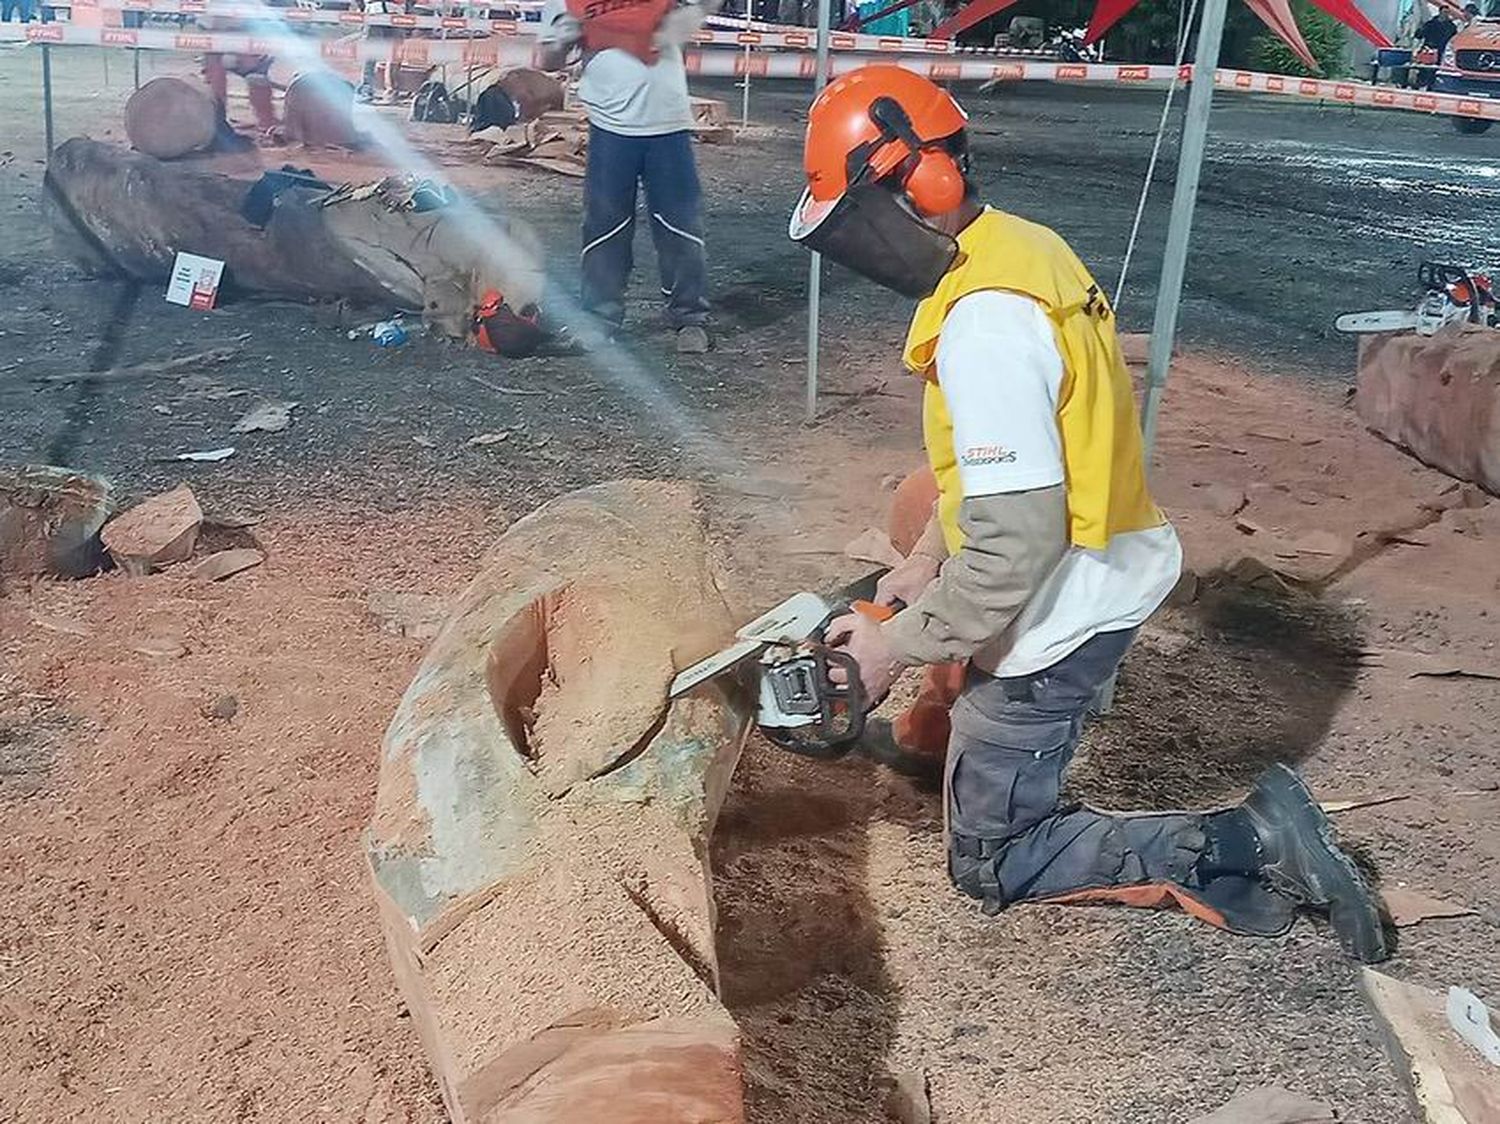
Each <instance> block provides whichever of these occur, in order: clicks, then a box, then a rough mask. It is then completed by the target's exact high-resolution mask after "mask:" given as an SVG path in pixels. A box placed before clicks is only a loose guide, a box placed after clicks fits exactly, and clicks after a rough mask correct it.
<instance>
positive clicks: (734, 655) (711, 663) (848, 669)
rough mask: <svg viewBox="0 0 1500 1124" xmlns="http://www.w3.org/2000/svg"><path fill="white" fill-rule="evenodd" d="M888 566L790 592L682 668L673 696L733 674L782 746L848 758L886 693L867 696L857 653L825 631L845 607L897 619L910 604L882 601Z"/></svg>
mask: <svg viewBox="0 0 1500 1124" xmlns="http://www.w3.org/2000/svg"><path fill="white" fill-rule="evenodd" d="M885 573H886V571H885V570H883V569H882V570H876V571H875V572H874V573H872V574H867V575H865V576H864V577H863V578H860V579H859V580H858V581H856V582H852V583H851V584H849V585H847V586H844V587H843V588H842V589H840V590H838V591H836V592H835V593H833V594H830V595H828V596H823V595H820V594H817V593H797V594H794V595H793V596H791V597H788V598H787V599H786V600H785V601H783V602H781V604H779V605H777V606H776V607H775V608H773V609H771V610H769V611H768V612H765V613H763V614H761V615H760V616H759V617H756V618H755V620H753V621H751V622H750V623H749V624H747V625H745V626H744V627H743V628H740V629H739V630H737V631H736V632H735V634H734V635H735V641H734V643H733V644H731V645H729V647H727V648H725V649H723V650H722V651H719V652H716V653H714V654H713V655H711V656H709V657H708V658H707V659H706V660H701V661H699V662H698V663H695V664H694V665H693V666H692V667H689V668H685V669H684V670H682V671H681V672H679V673H678V674H677V676H676V678H674V679H673V680H672V685H671V688H670V689H669V692H668V693H669V695H670V697H671V698H674V699H675V698H677V697H678V696H679V695H684V694H686V693H687V692H689V691H691V690H693V689H694V688H696V687H698V686H700V685H702V684H704V683H707V682H709V681H711V680H715V679H718V678H720V677H721V676H729V677H732V678H733V679H734V680H735V681H737V682H740V683H743V684H745V685H746V686H747V687H748V688H749V689H750V691H751V692H752V693H753V698H754V705H755V721H756V724H757V725H758V726H759V727H760V729H761V732H762V733H763V734H765V735H766V737H767V738H768V739H770V741H771V742H773V743H774V744H775V745H777V746H780V747H781V748H782V749H785V750H788V751H789V752H791V753H798V754H801V755H802V756H804V757H815V758H818V759H820V760H824V761H828V760H834V759H836V758H839V757H843V756H844V755H845V754H846V753H848V752H849V751H850V750H851V749H853V748H854V744H855V742H857V741H858V740H859V737H860V735H861V734H863V733H864V730H865V718H866V716H867V715H868V714H869V713H870V711H871V710H873V709H874V708H875V707H876V706H877V705H879V703H880V701H881V700H880V699H871V698H869V697H867V696H866V694H865V689H864V685H863V683H862V682H861V681H860V675H859V665H858V664H857V663H855V660H854V657H853V656H851V655H849V654H848V653H847V652H844V651H842V650H841V649H839V648H835V647H831V646H830V645H828V644H827V643H826V642H825V640H824V637H825V636H826V634H827V631H828V626H829V625H830V624H831V623H833V621H835V620H837V619H838V618H839V617H841V616H843V615H844V614H845V613H849V612H855V613H863V614H864V615H866V616H868V617H871V618H873V619H875V620H889V619H890V618H891V617H892V616H894V615H895V614H896V613H897V611H899V610H900V609H902V608H904V607H905V606H903V605H901V604H900V603H899V602H898V603H897V604H895V605H877V604H875V602H874V600H873V598H874V596H875V585H876V583H877V582H878V581H879V580H880V579H881V578H882V577H884V576H885ZM834 668H838V669H839V670H841V671H842V672H843V673H844V682H842V683H836V682H834V680H833V676H832V674H831V672H832V671H833V669H834Z"/></svg>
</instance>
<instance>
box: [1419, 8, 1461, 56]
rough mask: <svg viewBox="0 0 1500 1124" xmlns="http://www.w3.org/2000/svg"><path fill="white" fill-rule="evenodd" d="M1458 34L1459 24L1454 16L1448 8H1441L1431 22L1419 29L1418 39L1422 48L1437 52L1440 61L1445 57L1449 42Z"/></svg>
mask: <svg viewBox="0 0 1500 1124" xmlns="http://www.w3.org/2000/svg"><path fill="white" fill-rule="evenodd" d="M1457 34H1458V24H1456V23H1454V22H1453V16H1452V15H1451V14H1449V12H1448V9H1447V8H1439V9H1438V10H1437V13H1436V14H1435V15H1434V16H1433V17H1432V18H1431V19H1430V20H1428V21H1427V22H1426V23H1424V24H1423V25H1422V26H1421V27H1419V28H1418V29H1417V38H1418V39H1419V40H1420V41H1421V43H1422V46H1424V47H1426V48H1428V49H1429V50H1433V51H1436V52H1437V56H1438V58H1439V59H1441V58H1442V57H1443V51H1444V50H1445V49H1446V48H1447V46H1448V41H1449V40H1451V39H1452V38H1453V37H1454V36H1455V35H1457Z"/></svg>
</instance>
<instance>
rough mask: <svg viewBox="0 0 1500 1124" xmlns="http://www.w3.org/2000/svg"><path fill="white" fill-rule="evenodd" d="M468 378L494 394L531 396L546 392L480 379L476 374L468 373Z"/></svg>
mask: <svg viewBox="0 0 1500 1124" xmlns="http://www.w3.org/2000/svg"><path fill="white" fill-rule="evenodd" d="M468 379H469V381H470V382H472V383H475V384H477V385H479V386H482V387H484V388H485V389H486V390H493V391H494V392H495V393H496V394H514V395H527V396H531V395H545V394H546V393H547V392H546V391H545V390H535V389H531V388H527V387H520V386H501V385H500V384H499V383H497V382H491V381H490V380H489V379H482V378H480V377H479V376H478V375H469V376H468Z"/></svg>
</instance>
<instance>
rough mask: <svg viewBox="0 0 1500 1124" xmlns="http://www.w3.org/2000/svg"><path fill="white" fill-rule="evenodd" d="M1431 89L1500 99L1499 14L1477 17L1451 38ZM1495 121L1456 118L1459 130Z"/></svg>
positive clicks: (1480, 128)
mask: <svg viewBox="0 0 1500 1124" xmlns="http://www.w3.org/2000/svg"><path fill="white" fill-rule="evenodd" d="M1432 89H1433V91H1434V92H1435V93H1439V94H1463V95H1464V96H1465V97H1471V98H1494V99H1496V100H1500V15H1496V14H1494V13H1493V12H1492V14H1490V15H1489V16H1483V17H1480V18H1478V19H1476V20H1474V22H1472V23H1471V24H1469V26H1468V27H1466V28H1464V29H1463V30H1462V31H1460V32H1459V33H1458V34H1457V35H1455V36H1454V37H1453V38H1452V40H1450V41H1449V43H1448V48H1447V50H1445V51H1444V52H1443V61H1442V63H1441V64H1440V65H1439V66H1438V72H1437V77H1436V79H1435V80H1434V81H1433V84H1432ZM1493 124H1494V122H1493V121H1486V120H1484V119H1482V118H1479V117H1455V118H1453V127H1454V128H1455V129H1457V130H1458V131H1459V132H1460V133H1483V132H1486V131H1487V130H1488V129H1489V127H1490V126H1491V125H1493Z"/></svg>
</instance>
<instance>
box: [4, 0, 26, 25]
mask: <svg viewBox="0 0 1500 1124" xmlns="http://www.w3.org/2000/svg"><path fill="white" fill-rule="evenodd" d="M13 15H15V16H17V17H18V18H19V20H20V22H21V23H30V22H31V16H32V11H31V0H0V23H10V22H11V20H10V17H11V16H13Z"/></svg>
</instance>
